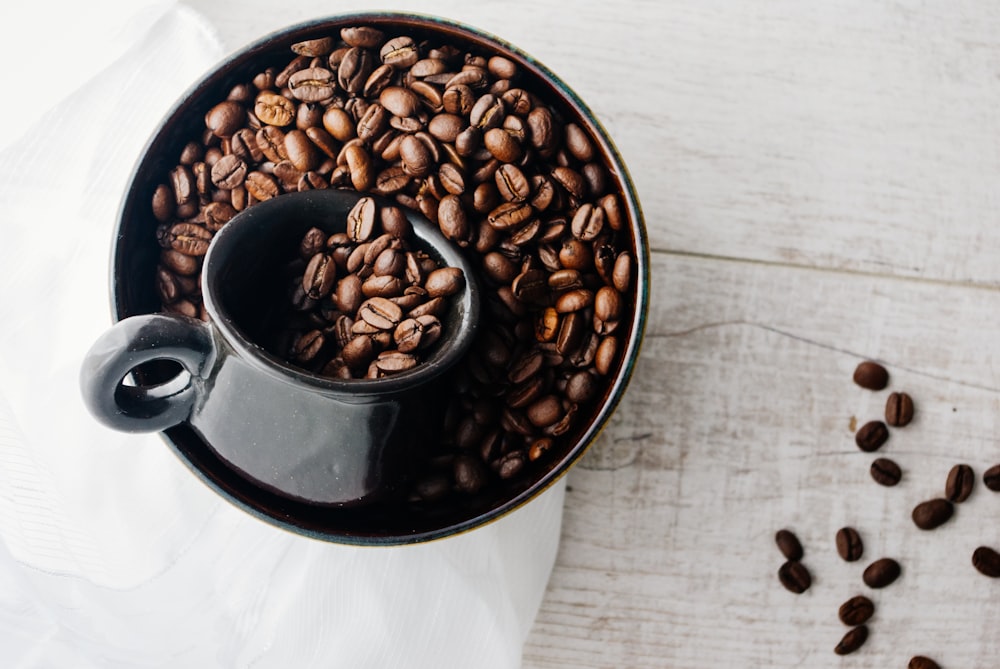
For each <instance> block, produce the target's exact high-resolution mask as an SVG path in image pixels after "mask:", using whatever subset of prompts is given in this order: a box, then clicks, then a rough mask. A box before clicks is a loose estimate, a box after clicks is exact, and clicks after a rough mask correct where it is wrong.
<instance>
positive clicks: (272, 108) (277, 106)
mask: <svg viewBox="0 0 1000 669" xmlns="http://www.w3.org/2000/svg"><path fill="white" fill-rule="evenodd" d="M253 113H254V115H255V116H256V117H257V118H259V119H260V120H261V121H262V122H264V123H266V124H268V125H273V126H277V127H284V126H286V125H288V124H290V123H291V122H292V119H294V118H295V104H294V103H293V102H292V101H291V100H289V99H288V98H286V97H284V96H282V95H278V94H277V93H270V92H267V91H264V92H261V93H260V95H258V96H257V100H256V101H255V102H254V107H253Z"/></svg>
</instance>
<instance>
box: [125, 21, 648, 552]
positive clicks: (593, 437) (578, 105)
mask: <svg viewBox="0 0 1000 669" xmlns="http://www.w3.org/2000/svg"><path fill="white" fill-rule="evenodd" d="M363 24H376V25H377V24H392V25H402V26H404V27H412V28H415V29H417V30H420V31H445V32H447V31H455V32H457V33H458V34H459V38H460V39H461V40H463V41H465V42H468V43H472V44H475V45H476V46H477V47H479V48H485V49H487V50H490V51H498V52H506V53H507V54H510V55H513V56H514V57H515V59H516V60H518V61H520V62H519V65H522V66H526V67H527V69H528V70H529V71H530V73H531V75H532V76H533V77H535V78H537V79H538V80H539V82H540V83H542V84H545V85H546V86H548V87H551V88H552V89H553V90H554V91H555V92H556V94H557V96H558V97H559V98H561V99H560V100H559V102H560V103H561V104H563V105H565V106H566V107H568V108H569V110H570V111H571V112H572V114H573V115H575V116H576V117H577V118H578V119H579V120H580V121H582V122H584V123H585V124H587V125H589V126H590V130H592V133H591V134H592V135H593V139H594V140H595V141H596V142H597V143H598V144H599V147H600V150H601V153H602V156H603V158H604V160H605V161H606V165H605V166H606V167H607V168H608V169H609V171H610V172H612V176H613V178H615V179H616V181H617V182H618V184H619V186H620V189H619V190H617V191H616V192H618V193H619V194H620V196H621V197H622V199H623V204H624V205H625V208H626V211H627V212H628V222H629V226H628V227H629V231H630V232H631V235H632V240H631V243H632V245H633V251H634V258H633V261H634V263H635V280H634V286H633V290H634V295H635V300H634V305H633V310H632V315H631V319H630V322H629V323H628V325H629V326H630V327H629V329H628V336H627V338H626V339H625V340H624V342H623V343H624V344H625V345H624V347H622V348H621V349H620V350H619V352H618V355H619V356H620V357H619V360H620V363H619V364H620V366H619V368H618V371H617V374H616V376H615V378H614V380H613V381H612V383H611V384H609V386H608V388H607V390H606V397H605V400H604V401H603V403H602V404H601V405H600V408H599V410H598V411H597V412H596V413H594V414H593V417H592V419H591V421H590V423H589V424H588V425H587V427H586V429H584V430H583V431H582V432H581V433H580V435H579V437H578V439H577V440H576V442H575V443H574V444H573V445H572V447H570V448H568V449H567V451H566V453H565V455H564V456H563V457H562V458H561V459H560V460H559V461H558V462H557V463H555V464H554V465H553V466H551V467H550V468H549V469H548V471H546V472H545V473H544V474H543V475H542V476H540V477H539V478H537V479H535V480H534V481H533V482H532V483H531V484H530V485H528V486H527V487H526V488H524V489H523V490H520V491H518V492H517V493H516V494H513V495H510V496H505V497H503V498H502V499H503V501H502V502H501V503H499V504H494V505H492V506H490V507H489V508H487V509H486V510H485V511H481V512H477V513H475V514H474V515H472V516H470V517H467V518H464V519H463V520H460V521H457V522H450V523H448V524H444V525H441V526H439V527H434V528H431V529H426V530H415V531H412V532H400V531H390V532H380V531H379V529H378V528H371V530H370V531H364V532H362V531H352V530H347V531H345V530H337V529H333V528H331V529H329V530H327V529H318V528H316V527H313V526H310V525H308V524H306V523H304V522H303V521H302V519H301V518H297V517H296V513H295V510H294V508H291V507H293V506H294V504H288V505H286V504H284V503H283V502H284V500H277V501H276V503H271V504H270V506H268V504H269V503H268V502H261V499H260V497H261V496H265V495H246V494H243V493H242V492H241V491H240V490H238V489H236V488H235V487H234V486H233V485H232V484H231V483H230V482H229V481H227V480H226V477H220V476H219V474H218V473H215V472H211V471H207V469H209V467H207V466H206V464H205V462H204V460H203V459H199V458H197V457H192V454H191V453H190V452H188V451H187V450H186V449H185V448H183V447H182V445H181V443H180V442H179V440H178V439H177V438H176V437H178V436H179V434H180V433H178V430H183V429H189V428H187V427H186V424H183V425H182V426H178V427H174V428H170V429H168V430H166V431H164V432H161V433H160V434H161V437H162V438H163V440H164V441H165V442H166V444H167V445H168V447H170V448H171V450H173V451H174V453H175V454H176V455H177V456H178V457H179V459H180V460H181V461H182V462H183V463H184V464H185V465H186V466H187V467H188V468H189V469H190V470H191V471H192V472H193V473H194V474H195V475H196V476H197V477H198V478H200V479H201V480H202V481H203V482H204V483H205V484H206V485H208V486H209V487H210V488H211V489H212V490H214V491H215V492H216V493H218V494H220V496H222V497H223V498H225V499H226V500H227V501H228V502H230V503H232V504H234V505H235V506H237V507H238V508H241V509H242V510H244V511H246V512H248V513H249V514H251V515H253V516H255V517H257V518H259V519H261V520H263V521H265V522H267V523H269V524H271V525H274V526H277V527H279V528H282V529H284V530H287V531H290V532H293V533H295V534H299V535H303V536H307V537H310V538H313V539H317V540H322V541H326V542H332V543H339V544H347V545H358V546H399V545H407V544H416V543H425V542H429V541H434V540H438V539H443V538H446V537H450V536H455V535H458V534H462V533H464V532H467V531H470V530H473V529H476V528H479V527H483V526H486V525H488V524H490V523H493V522H495V521H497V520H500V519H501V518H503V517H504V516H506V515H507V514H509V513H511V512H513V511H515V510H517V509H518V508H520V507H521V506H523V505H524V504H526V503H527V502H529V501H530V500H532V499H534V498H535V497H537V496H539V495H541V494H542V493H543V492H545V491H546V490H548V489H549V488H550V487H551V486H553V485H554V484H555V483H556V482H558V481H559V480H561V479H562V477H563V476H565V475H566V474H567V473H568V471H569V470H570V469H571V468H572V466H573V465H574V464H575V463H577V462H578V461H579V460H580V458H581V457H582V456H583V455H584V454H585V453H586V452H587V451H588V450H589V449H590V447H591V446H592V445H593V444H594V443H595V442H596V441H597V439H598V437H599V436H600V435H601V433H602V432H603V430H604V428H605V427H606V426H607V423H608V421H609V419H610V418H611V416H612V415H613V414H614V412H615V410H616V409H617V408H618V405H619V404H620V402H621V400H622V398H623V396H624V394H625V391H626V390H627V387H628V385H629V383H630V382H631V380H632V376H633V373H634V371H635V369H636V366H637V364H638V359H639V355H640V351H641V348H642V343H643V340H644V337H645V331H646V325H647V320H648V311H649V303H650V249H649V238H648V234H647V231H646V226H645V219H644V216H643V212H642V208H641V205H640V202H639V197H638V193H637V192H636V188H635V184H634V182H633V180H632V178H631V175H630V174H629V171H628V168H627V166H626V165H625V162H624V160H623V158H622V156H621V153H620V152H619V150H618V148H617V146H616V145H615V144H614V141H613V139H612V138H611V135H610V133H608V131H607V129H606V128H605V127H604V125H603V124H602V123H601V121H600V120H599V119H598V117H597V115H596V114H595V113H594V112H593V111H592V110H591V109H590V107H589V106H588V105H587V104H586V103H585V102H584V101H583V100H582V99H581V98H580V97H579V95H578V94H577V93H576V92H575V91H574V90H573V89H572V88H571V87H570V86H569V85H568V84H567V83H566V82H565V81H563V79H562V78H561V77H559V76H558V75H557V74H555V72H553V71H552V70H550V69H549V68H548V67H547V66H545V65H544V64H542V63H541V62H540V61H539V60H538V59H537V58H535V57H534V56H532V55H530V54H529V53H527V52H526V51H524V50H523V49H522V48H520V47H518V46H516V45H514V44H512V43H511V42H508V41H507V40H505V39H503V38H501V37H499V36H497V35H495V34H493V33H492V32H490V31H487V30H483V29H481V28H478V27H474V26H471V25H469V24H467V23H464V22H460V21H456V20H453V19H450V18H444V17H441V16H436V15H432V14H424V13H419V12H409V11H399V12H397V11H361V12H345V13H334V14H329V15H324V16H321V17H316V18H312V19H308V20H305V21H300V22H297V23H292V24H289V25H287V26H285V27H282V28H278V29H276V30H273V31H271V32H269V33H266V34H264V35H263V36H261V37H259V38H257V39H255V40H252V41H250V42H248V43H246V44H244V45H243V46H241V47H239V48H237V49H235V50H233V51H231V52H230V53H229V54H227V55H226V56H225V57H223V58H222V59H221V60H219V61H217V62H216V63H214V64H213V65H212V66H210V67H209V68H208V69H207V70H206V71H205V72H204V73H203V74H202V75H201V76H200V77H199V78H198V79H197V80H196V81H195V82H194V83H192V84H191V86H189V87H188V88H187V89H186V90H185V91H184V92H183V93H182V94H181V95H180V96H179V97H178V98H177V99H176V100H175V102H174V103H173V104H172V105H171V106H170V108H169V109H168V111H167V112H166V113H165V114H164V115H163V117H162V118H161V119H160V120H159V122H158V123H157V124H156V126H155V127H154V129H153V130H152V131H151V133H150V136H149V138H148V139H147V141H146V143H145V144H144V145H143V147H142V149H140V152H139V154H138V158H137V159H136V161H135V162H134V164H133V166H132V169H131V171H130V174H129V179H128V185H127V187H126V189H125V192H124V194H123V196H122V198H121V201H120V205H119V208H118V212H117V217H116V226H115V235H114V238H113V241H112V246H111V258H110V263H109V284H108V285H109V287H110V298H111V299H110V306H111V312H112V314H111V316H112V319H113V321H115V322H117V321H119V320H122V319H123V318H126V317H128V316H130V315H133V313H132V312H130V311H129V308H128V307H129V305H127V304H126V303H125V302H126V300H127V298H126V295H125V294H124V292H123V290H122V286H121V285H120V284H121V282H120V281H119V276H120V275H121V274H122V273H123V265H124V262H123V255H122V254H123V245H124V241H125V240H124V235H123V234H122V228H123V227H124V226H125V224H126V220H125V219H126V217H127V215H128V213H129V209H130V207H131V205H132V200H133V198H134V197H136V193H135V191H136V190H137V187H138V185H139V183H140V177H141V176H142V174H143V168H144V166H145V165H146V163H147V162H148V161H150V160H151V159H152V158H151V155H152V154H151V152H152V151H153V149H154V148H155V147H156V145H157V143H159V142H161V141H166V140H165V139H163V136H164V135H165V133H166V131H167V128H168V127H169V126H170V124H171V123H172V122H173V121H175V120H177V119H180V118H183V117H184V114H183V112H184V111H185V110H186V109H187V108H188V106H189V105H190V104H192V102H191V101H192V100H195V99H197V97H198V93H199V91H200V90H201V89H202V88H204V87H206V86H209V85H210V84H211V83H212V82H214V81H217V80H218V79H219V78H223V77H225V76H226V75H227V74H231V73H232V72H233V71H235V70H236V69H237V68H238V67H239V66H242V65H245V64H246V63H248V62H251V61H252V58H253V57H254V56H255V55H259V54H261V53H262V52H266V51H269V50H271V49H273V48H275V47H280V46H284V45H290V44H292V43H294V42H295V41H298V40H297V39H296V36H299V37H301V36H303V35H304V34H305V33H310V32H316V31H319V30H329V31H331V32H332V31H333V30H337V29H339V28H343V27H347V26H349V25H363ZM190 113H191V112H190V110H188V114H190ZM195 436H196V438H198V439H200V437H197V435H195ZM204 445H205V446H206V447H207V448H208V450H212V449H211V445H210V444H207V443H206V444H204ZM213 453H214V452H213ZM220 464H221V465H222V466H223V467H224V466H225V463H224V462H222V463H220ZM250 485H251V486H252V483H250ZM254 497H256V498H254ZM272 502H275V501H274V500H272ZM290 509H291V510H290Z"/></svg>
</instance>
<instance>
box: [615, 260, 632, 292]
mask: <svg viewBox="0 0 1000 669" xmlns="http://www.w3.org/2000/svg"><path fill="white" fill-rule="evenodd" d="M611 283H612V284H613V285H614V287H615V289H616V290H617V291H618V292H619V293H622V294H625V293H628V291H629V288H630V287H631V286H632V254H631V253H629V252H628V251H622V252H621V253H619V254H618V257H617V258H616V259H615V266H614V269H613V270H612V273H611Z"/></svg>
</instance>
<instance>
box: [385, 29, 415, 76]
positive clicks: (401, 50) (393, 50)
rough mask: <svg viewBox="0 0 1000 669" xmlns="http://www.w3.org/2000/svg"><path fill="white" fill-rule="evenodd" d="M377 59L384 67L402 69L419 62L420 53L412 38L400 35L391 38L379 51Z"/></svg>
mask: <svg viewBox="0 0 1000 669" xmlns="http://www.w3.org/2000/svg"><path fill="white" fill-rule="evenodd" d="M379 57H380V58H381V59H382V62H383V63H385V64H386V65H392V66H393V67H394V68H396V69H402V68H406V67H410V66H412V65H414V64H415V63H416V62H417V61H418V60H420V51H419V50H418V49H417V45H416V42H414V41H413V38H412V37H409V36H406V35H402V36H400V37H393V38H392V39H390V40H389V41H388V42H386V43H385V44H384V45H382V49H381V50H380V51H379Z"/></svg>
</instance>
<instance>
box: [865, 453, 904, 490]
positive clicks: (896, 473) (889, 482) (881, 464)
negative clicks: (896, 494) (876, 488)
mask: <svg viewBox="0 0 1000 669" xmlns="http://www.w3.org/2000/svg"><path fill="white" fill-rule="evenodd" d="M869 471H870V472H871V475H872V478H873V479H875V482H876V483H878V484H880V485H884V486H888V487H892V486H894V485H896V484H897V483H899V481H900V479H901V478H903V472H902V470H901V469H900V468H899V465H897V464H896V463H895V462H894V461H892V460H890V459H889V458H876V459H875V460H873V461H872V464H871V468H870V470H869Z"/></svg>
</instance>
